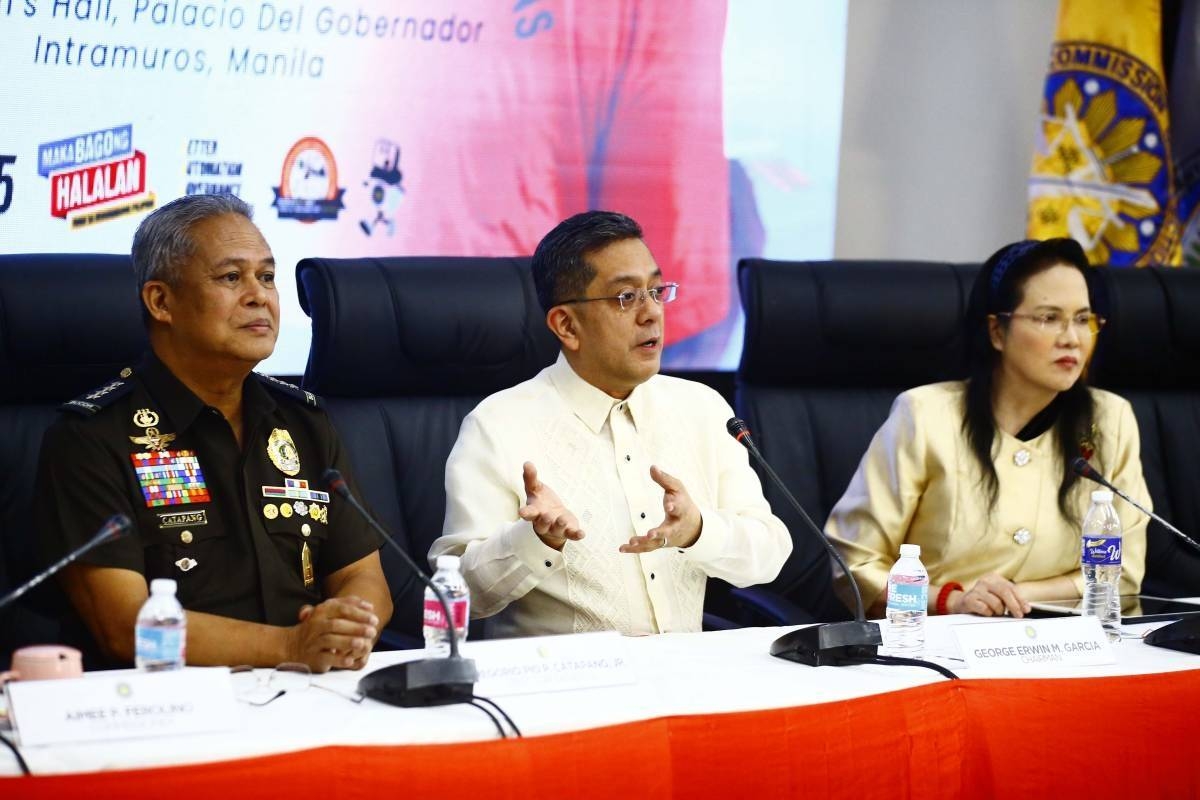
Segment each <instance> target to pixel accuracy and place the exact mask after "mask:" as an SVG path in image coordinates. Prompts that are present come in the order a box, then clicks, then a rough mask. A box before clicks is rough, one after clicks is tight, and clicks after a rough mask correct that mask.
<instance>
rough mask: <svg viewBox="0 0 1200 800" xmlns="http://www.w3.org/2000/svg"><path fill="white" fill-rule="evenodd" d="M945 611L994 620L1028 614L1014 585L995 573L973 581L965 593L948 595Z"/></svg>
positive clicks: (1027, 609)
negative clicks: (993, 618) (1005, 615)
mask: <svg viewBox="0 0 1200 800" xmlns="http://www.w3.org/2000/svg"><path fill="white" fill-rule="evenodd" d="M946 611H947V612H949V613H951V614H978V615H979V616H981V617H993V616H995V617H998V616H1002V615H1004V614H1009V615H1010V616H1013V617H1023V616H1025V615H1026V614H1028V613H1029V611H1030V606H1029V603H1027V602H1026V601H1025V599H1024V598H1023V597H1021V594H1020V593H1019V592H1018V591H1017V585H1016V584H1015V583H1013V582H1012V581H1010V580H1009V579H1008V578H1005V577H1004V576H1003V575H999V574H997V573H995V572H989V573H988V574H987V575H984V576H983V577H982V578H980V579H979V580H977V581H975V585H973V586H972V587H971V588H970V589H967V590H966V591H965V592H959V591H955V592H951V593H950V596H949V597H947V598H946Z"/></svg>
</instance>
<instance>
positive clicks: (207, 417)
mask: <svg viewBox="0 0 1200 800" xmlns="http://www.w3.org/2000/svg"><path fill="white" fill-rule="evenodd" d="M133 264H134V270H135V272H136V273H137V279H138V284H139V287H140V292H141V299H142V304H143V316H144V318H145V320H146V324H147V328H148V331H149V339H150V348H151V352H150V353H148V354H147V355H146V357H145V359H144V360H143V362H142V363H141V364H140V365H139V366H137V367H135V368H133V369H126V370H123V371H122V372H121V375H120V377H119V378H117V379H115V380H113V381H111V382H109V383H107V384H105V385H104V386H101V387H99V388H97V389H96V390H95V391H92V392H90V393H88V394H86V395H84V396H83V397H80V398H78V399H76V400H72V401H71V402H69V403H66V404H65V405H64V406H63V407H62V409H61V410H62V411H63V412H64V414H63V416H62V417H61V418H60V419H59V420H58V422H57V423H56V424H55V425H54V426H53V427H51V428H50V430H49V431H48V432H47V433H46V437H45V440H44V441H43V443H42V453H41V461H40V464H39V468H38V478H37V497H36V518H37V525H38V530H39V535H40V538H41V544H42V549H43V552H44V554H45V555H46V557H47V558H48V559H52V558H57V557H59V556H60V555H61V554H62V553H64V552H67V551H69V550H71V549H72V548H74V547H76V546H78V545H80V544H82V543H83V542H84V541H86V540H87V539H88V538H89V537H90V536H91V535H92V533H93V532H94V531H95V530H97V529H98V528H99V527H100V525H101V524H102V523H103V522H104V521H105V520H106V519H107V518H108V517H109V516H111V515H113V514H116V513H124V514H127V515H128V516H129V517H130V519H132V520H133V521H134V527H135V530H136V535H134V536H130V537H126V538H124V539H121V540H118V541H116V542H112V543H109V544H107V545H104V546H102V547H99V548H97V549H95V550H93V551H92V552H91V553H89V554H88V555H86V556H84V557H83V558H82V559H80V561H79V562H77V563H75V564H73V565H71V566H70V567H68V568H67V569H65V570H64V571H63V573H62V576H63V577H62V583H63V586H64V588H65V589H66V591H67V594H68V596H69V597H70V599H71V602H72V604H73V606H74V607H75V610H76V611H77V612H78V614H79V617H80V619H81V621H82V623H84V625H85V626H86V629H85V630H77V631H76V634H77V636H76V637H75V638H77V639H78V642H79V643H80V644H82V645H83V646H84V649H85V652H86V653H88V654H89V655H90V656H92V658H91V659H90V663H93V664H98V665H99V664H106V663H107V664H110V665H121V664H124V665H128V664H129V663H130V662H131V661H132V660H133V652H134V622H135V620H136V618H137V613H138V609H139V608H140V607H141V605H142V603H143V602H145V600H146V597H147V595H148V590H147V586H148V584H149V581H150V580H151V579H153V578H174V579H175V581H176V582H177V584H178V596H179V600H180V602H181V603H182V604H183V606H184V608H185V609H187V611H188V625H187V661H188V663H189V664H228V665H233V664H252V665H255V666H275V665H276V664H280V663H283V662H287V661H293V662H295V661H299V662H303V663H305V664H308V665H309V667H310V668H311V669H313V670H314V671H318V672H323V671H325V670H328V669H329V668H331V667H342V668H358V667H361V666H362V665H363V664H364V663H365V660H366V658H367V656H368V655H369V654H370V651H371V648H372V646H373V645H374V642H375V639H376V638H377V636H378V632H379V631H380V630H381V629H382V626H383V625H385V624H387V621H388V619H389V618H390V617H391V614H392V602H391V597H390V594H389V592H388V587H387V583H386V581H385V579H384V575H383V570H382V568H381V567H380V563H379V553H378V550H379V546H380V544H381V542H380V541H379V539H378V537H377V536H376V535H375V534H374V532H372V531H371V530H370V529H369V528H368V526H367V525H366V523H365V522H364V521H363V520H362V519H361V518H360V517H358V516H357V515H355V514H354V512H353V510H352V509H350V508H348V507H347V506H345V504H341V503H339V504H335V505H331V504H330V502H329V500H330V498H329V495H328V494H327V493H325V492H324V491H322V487H321V486H320V485H319V480H320V477H321V475H322V473H323V472H324V470H325V469H327V468H328V467H335V468H337V469H340V470H342V471H343V472H345V471H346V459H345V454H344V453H343V452H342V449H341V444H340V442H339V440H338V437H337V435H336V434H335V432H334V430H333V428H332V426H331V425H330V422H329V419H328V418H327V417H326V415H325V413H324V412H323V411H322V410H321V409H320V407H319V401H318V400H317V398H316V397H315V396H314V395H312V394H311V393H309V392H305V391H303V390H301V389H299V388H297V387H295V386H292V385H291V384H286V383H282V382H280V381H276V380H274V379H272V378H267V377H264V376H262V375H259V374H257V373H253V372H251V370H253V369H254V367H255V366H256V365H257V364H258V363H259V362H260V361H262V360H263V359H264V358H266V357H267V356H269V355H270V354H271V351H272V350H273V349H274V347H275V339H276V336H277V333H278V329H279V296H278V293H277V291H276V287H275V261H274V258H273V257H272V255H271V250H270V248H269V247H268V246H267V243H266V242H265V241H264V240H263V237H262V234H261V233H259V230H258V228H257V227H256V226H255V225H254V223H253V222H251V221H250V208H249V206H247V205H246V204H245V203H243V202H242V201H241V200H239V199H237V198H235V197H231V196H219V197H218V196H196V197H184V198H180V199H179V200H176V201H174V202H172V203H169V204H167V205H165V206H163V207H162V208H160V209H159V210H157V211H155V212H154V213H153V214H151V215H150V216H148V217H147V218H146V219H145V220H144V221H143V222H142V224H141V226H140V227H139V228H138V231H137V233H136V234H135V236H134V240H133ZM75 622H76V625H75V627H76V628H79V627H81V626H79V625H78V622H79V621H78V620H77V621H75ZM70 627H71V626H70V622H69V623H68V629H70ZM88 634H90V639H91V640H92V641H88V639H89V636H88ZM97 646H98V650H99V653H97V652H96V650H97ZM97 656H100V657H101V658H97Z"/></svg>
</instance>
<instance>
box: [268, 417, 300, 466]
mask: <svg viewBox="0 0 1200 800" xmlns="http://www.w3.org/2000/svg"><path fill="white" fill-rule="evenodd" d="M267 457H268V458H270V459H271V463H272V464H274V465H275V468H276V469H278V470H279V471H280V472H282V473H283V474H284V475H296V474H297V473H299V472H300V453H299V452H297V451H296V444H295V442H293V441H292V435H291V434H290V433H288V432H287V431H286V430H284V429H283V428H275V429H274V430H272V431H271V436H270V437H269V438H268V439H267Z"/></svg>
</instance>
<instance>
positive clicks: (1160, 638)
mask: <svg viewBox="0 0 1200 800" xmlns="http://www.w3.org/2000/svg"><path fill="white" fill-rule="evenodd" d="M1142 641H1143V642H1145V643H1146V644H1148V645H1152V646H1154V647H1166V648H1168V649H1170V650H1179V651H1180V652H1183V653H1195V654H1196V655H1200V617H1185V618H1183V619H1181V620H1177V621H1175V622H1172V623H1171V624H1170V625H1163V626H1162V627H1161V628H1156V629H1155V630H1153V631H1151V632H1150V633H1147V634H1146V635H1145V636H1143V637H1142Z"/></svg>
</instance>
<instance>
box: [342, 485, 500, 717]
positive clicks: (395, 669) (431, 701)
mask: <svg viewBox="0 0 1200 800" xmlns="http://www.w3.org/2000/svg"><path fill="white" fill-rule="evenodd" d="M321 479H322V480H323V481H324V483H325V485H326V486H328V487H329V490H330V491H332V492H333V493H334V494H336V495H338V496H339V497H341V498H342V499H343V500H345V501H346V502H347V503H349V504H350V505H351V506H352V507H353V508H354V510H355V511H357V512H358V513H359V514H360V515H361V516H362V518H363V519H365V520H366V521H367V523H368V524H369V525H370V526H371V527H372V528H374V529H375V530H376V531H378V533H379V535H381V536H382V537H383V539H384V541H385V542H387V543H388V544H389V545H391V546H392V549H393V550H395V551H396V552H397V553H399V554H400V558H401V559H402V560H403V561H404V563H405V564H407V565H408V568H409V569H411V570H412V571H413V573H414V574H415V575H416V576H417V577H418V578H419V579H420V580H421V583H423V584H425V585H426V586H428V587H429V588H430V589H432V590H433V593H434V595H436V596H437V599H438V603H440V604H441V606H442V613H443V614H445V615H446V625H447V627H448V628H449V632H450V655H449V656H448V657H446V658H423V659H420V660H418V661H406V662H404V663H402V664H393V665H392V666H390V667H383V668H382V669H377V670H375V671H374V672H372V673H370V674H369V675H364V676H363V678H362V680H360V681H359V682H358V690H359V691H360V692H362V693H363V694H364V695H366V696H367V697H370V698H372V699H374V700H378V701H380V702H382V703H387V704H389V705H393V706H404V707H405V708H418V707H424V706H445V705H451V704H453V703H469V702H470V701H471V700H472V698H474V696H475V681H477V680H479V672H478V671H477V670H476V669H475V662H474V661H472V660H471V659H469V658H462V657H461V656H459V654H458V632H457V631H455V629H454V617H453V615H451V613H450V604H449V603H447V602H446V596H445V594H444V593H443V592H442V590H441V587H439V586H437V585H436V584H435V583H434V582H433V581H432V580H430V579H429V576H428V575H426V574H425V571H424V570H423V569H421V568H420V567H419V566H417V563H416V562H415V561H413V560H412V558H411V557H410V556H409V555H408V553H406V552H405V551H404V548H403V547H401V546H400V545H398V544H396V540H395V539H393V538H392V536H391V534H389V533H388V532H387V531H385V530H384V529H383V526H382V525H380V524H379V523H378V522H376V521H375V518H374V517H372V516H371V514H370V513H369V512H368V511H367V510H366V509H365V508H363V506H362V504H361V503H359V502H358V499H357V498H355V496H354V493H353V492H351V491H350V487H349V486H347V485H346V479H345V478H343V477H342V473H340V472H338V471H337V470H336V469H332V468H331V469H327V470H325V473H324V474H323V475H322V476H321Z"/></svg>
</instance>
